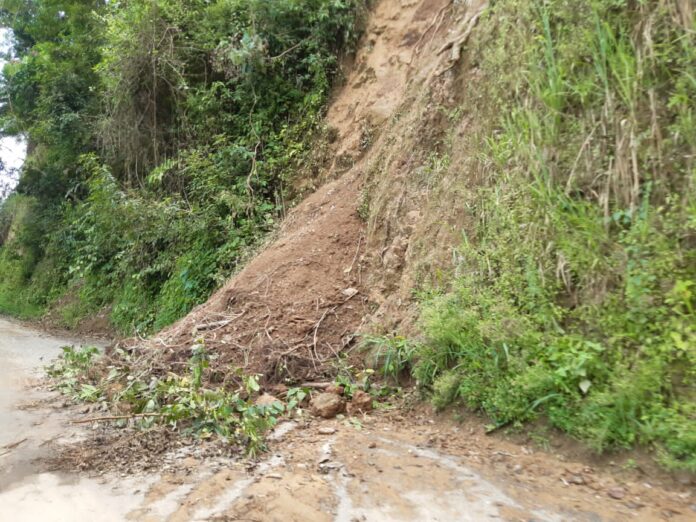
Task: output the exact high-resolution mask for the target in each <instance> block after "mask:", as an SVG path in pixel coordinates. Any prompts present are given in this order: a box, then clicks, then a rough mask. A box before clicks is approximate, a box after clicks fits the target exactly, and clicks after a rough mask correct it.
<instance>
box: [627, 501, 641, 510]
mask: <svg viewBox="0 0 696 522" xmlns="http://www.w3.org/2000/svg"><path fill="white" fill-rule="evenodd" d="M626 507H627V508H629V509H640V508H643V507H645V504H641V503H639V502H633V501H631V500H629V501H628V502H626Z"/></svg>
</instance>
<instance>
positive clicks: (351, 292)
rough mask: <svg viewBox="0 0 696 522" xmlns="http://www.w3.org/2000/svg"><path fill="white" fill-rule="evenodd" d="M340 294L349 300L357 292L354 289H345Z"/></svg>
mask: <svg viewBox="0 0 696 522" xmlns="http://www.w3.org/2000/svg"><path fill="white" fill-rule="evenodd" d="M341 293H342V294H343V295H344V296H346V297H347V298H348V299H350V298H351V297H353V296H355V295H356V294H357V293H358V291H357V290H356V289H355V288H352V287H351V288H346V289H345V290H343V291H342V292H341Z"/></svg>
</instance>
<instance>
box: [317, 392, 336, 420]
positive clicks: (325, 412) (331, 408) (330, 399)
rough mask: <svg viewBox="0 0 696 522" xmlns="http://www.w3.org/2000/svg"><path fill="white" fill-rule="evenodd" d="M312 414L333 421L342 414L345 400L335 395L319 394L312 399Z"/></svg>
mask: <svg viewBox="0 0 696 522" xmlns="http://www.w3.org/2000/svg"><path fill="white" fill-rule="evenodd" d="M309 406H310V408H311V410H312V413H313V414H314V415H316V416H318V417H323V418H324V419H332V418H334V417H335V416H336V415H338V414H339V413H341V412H342V411H343V410H344V408H345V404H344V402H343V399H342V398H341V397H339V396H338V395H336V394H335V393H326V392H324V393H319V394H317V395H315V396H314V397H312V402H310V403H309Z"/></svg>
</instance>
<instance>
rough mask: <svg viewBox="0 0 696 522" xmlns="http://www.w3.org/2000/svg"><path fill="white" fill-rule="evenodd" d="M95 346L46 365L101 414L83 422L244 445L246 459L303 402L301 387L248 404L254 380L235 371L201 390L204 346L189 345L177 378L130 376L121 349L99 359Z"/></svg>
mask: <svg viewBox="0 0 696 522" xmlns="http://www.w3.org/2000/svg"><path fill="white" fill-rule="evenodd" d="M98 355H99V350H98V349H97V348H94V347H84V348H75V347H65V348H63V355H62V357H61V358H60V359H58V361H56V362H55V363H53V364H52V365H51V366H49V367H48V375H49V376H50V377H51V379H52V381H53V383H54V386H55V388H56V389H58V390H60V391H61V392H62V393H64V394H66V395H68V396H69V397H71V398H72V399H74V400H76V401H80V402H91V403H97V404H99V405H100V406H99V407H98V408H96V409H97V410H100V411H102V412H103V413H104V414H103V415H101V416H97V417H90V418H88V419H85V420H81V421H78V422H80V423H83V422H105V421H110V422H116V423H120V424H122V425H123V424H125V423H127V422H133V423H135V424H136V426H137V427H140V428H150V427H152V426H154V425H156V424H157V425H164V426H167V427H169V428H171V429H174V430H176V431H178V432H181V433H187V434H194V435H196V436H198V437H199V438H210V437H213V436H218V437H220V438H222V439H223V440H224V441H227V442H229V443H230V444H238V445H240V446H242V447H244V448H246V452H247V454H248V455H249V456H257V455H258V454H259V453H260V452H262V451H264V450H265V448H266V446H265V441H264V433H265V432H266V431H268V430H269V429H270V428H272V427H273V426H275V425H276V423H277V422H278V419H279V418H280V417H281V416H282V415H286V414H289V413H291V412H292V411H293V410H295V409H296V408H297V407H298V406H299V405H300V404H301V403H302V401H303V400H304V399H305V398H306V393H305V392H304V391H303V390H301V389H299V388H298V389H290V390H288V392H287V398H288V402H287V404H284V403H282V402H281V401H279V400H275V401H272V402H270V403H269V404H265V403H264V404H262V403H257V402H255V401H254V398H255V397H256V395H258V393H259V391H260V386H259V376H258V375H244V374H243V373H242V372H241V371H237V372H234V374H235V376H236V377H237V378H236V379H235V383H234V384H233V385H221V386H218V387H212V386H208V385H206V382H205V381H206V380H205V379H204V372H205V370H206V369H207V368H208V365H209V361H210V357H211V356H210V355H209V354H208V353H207V351H206V349H205V345H204V344H203V343H202V342H198V343H196V344H194V346H193V347H192V350H191V357H190V359H189V364H188V368H187V369H186V371H185V372H183V374H176V373H172V372H169V373H167V374H165V375H161V376H157V375H155V373H153V372H149V371H141V372H139V373H134V372H133V368H135V364H134V363H135V360H134V357H133V355H132V354H130V353H128V352H127V351H125V350H123V349H119V350H116V353H114V354H112V355H111V356H110V357H108V358H106V357H102V358H99V357H98Z"/></svg>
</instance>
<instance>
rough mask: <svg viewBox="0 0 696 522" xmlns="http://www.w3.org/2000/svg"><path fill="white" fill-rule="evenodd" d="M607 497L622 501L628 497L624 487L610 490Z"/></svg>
mask: <svg viewBox="0 0 696 522" xmlns="http://www.w3.org/2000/svg"><path fill="white" fill-rule="evenodd" d="M607 495H609V496H610V497H611V498H613V499H615V500H621V499H622V498H624V497H625V496H626V490H625V489H624V488H622V487H618V486H617V487H615V488H610V489H608V490H607Z"/></svg>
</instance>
